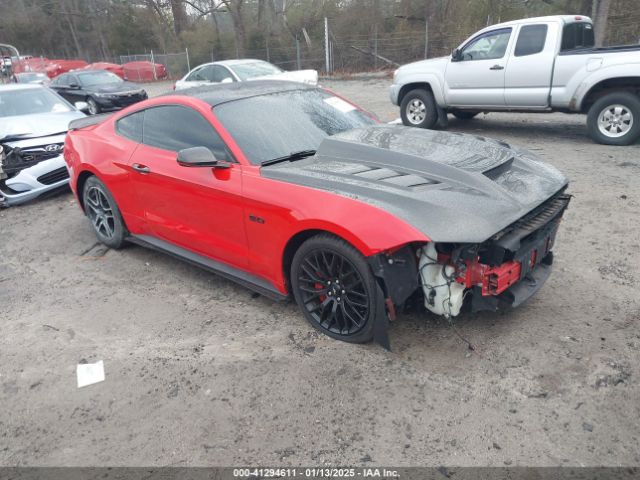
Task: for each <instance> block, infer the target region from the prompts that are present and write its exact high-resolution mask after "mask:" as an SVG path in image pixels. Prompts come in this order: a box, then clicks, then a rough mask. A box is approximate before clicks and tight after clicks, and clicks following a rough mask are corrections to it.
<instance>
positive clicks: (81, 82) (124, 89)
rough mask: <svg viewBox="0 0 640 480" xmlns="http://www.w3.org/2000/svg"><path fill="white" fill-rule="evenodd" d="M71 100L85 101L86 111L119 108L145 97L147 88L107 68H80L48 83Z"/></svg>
mask: <svg viewBox="0 0 640 480" xmlns="http://www.w3.org/2000/svg"><path fill="white" fill-rule="evenodd" d="M50 87H51V88H53V89H54V90H55V91H56V92H58V93H59V94H60V95H61V96H63V97H64V98H65V99H67V100H68V101H69V102H71V103H75V102H87V104H88V105H89V113H91V114H92V115H96V114H98V113H101V112H106V111H112V110H120V109H121V108H124V107H128V106H129V105H133V104H134V103H137V102H139V101H141V100H146V99H147V92H146V91H145V90H144V89H142V88H140V87H139V86H138V85H136V84H135V83H131V82H126V81H124V80H122V79H121V78H120V77H118V76H117V75H115V74H113V73H111V72H107V71H106V70H80V71H74V72H69V73H64V74H62V75H60V76H58V77H56V78H55V79H54V80H53V81H52V82H51V85H50Z"/></svg>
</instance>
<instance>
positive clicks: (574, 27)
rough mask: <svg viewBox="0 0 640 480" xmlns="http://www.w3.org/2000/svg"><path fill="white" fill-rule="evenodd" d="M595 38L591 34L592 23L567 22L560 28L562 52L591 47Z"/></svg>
mask: <svg viewBox="0 0 640 480" xmlns="http://www.w3.org/2000/svg"><path fill="white" fill-rule="evenodd" d="M594 45H595V39H594V36H593V25H591V24H590V23H569V24H567V25H565V26H564V29H563V30H562V45H561V47H560V50H561V51H563V52H566V51H569V50H576V49H578V48H593V46H594Z"/></svg>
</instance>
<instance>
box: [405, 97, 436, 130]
mask: <svg viewBox="0 0 640 480" xmlns="http://www.w3.org/2000/svg"><path fill="white" fill-rule="evenodd" d="M400 117H401V118H402V123H403V124H404V125H406V126H408V127H420V128H433V127H434V126H435V125H436V122H437V121H438V108H437V105H436V100H435V98H434V97H433V93H431V92H430V91H428V90H424V89H421V88H416V89H414V90H411V91H410V92H407V94H406V95H405V96H404V97H402V102H401V103H400Z"/></svg>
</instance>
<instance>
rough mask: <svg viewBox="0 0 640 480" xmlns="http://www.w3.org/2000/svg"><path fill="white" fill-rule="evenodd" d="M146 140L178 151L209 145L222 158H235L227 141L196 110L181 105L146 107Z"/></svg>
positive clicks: (144, 131)
mask: <svg viewBox="0 0 640 480" xmlns="http://www.w3.org/2000/svg"><path fill="white" fill-rule="evenodd" d="M143 124H144V126H143V129H142V132H143V133H142V141H143V143H144V144H145V145H150V146H152V147H156V148H161V149H163V150H170V151H172V152H177V151H179V150H182V149H184V148H191V147H207V148H208V149H209V150H211V151H212V152H213V154H214V155H215V156H216V158H217V159H218V160H226V161H233V159H232V158H231V155H230V154H229V152H228V150H227V147H226V146H225V144H224V142H223V141H222V139H221V138H220V136H219V135H218V134H217V132H216V131H215V130H214V129H213V127H212V126H211V125H210V124H209V122H208V121H207V120H206V119H205V118H204V117H203V116H202V115H200V114H199V113H198V112H196V111H195V110H193V109H191V108H188V107H183V106H180V105H170V106H169V105H167V106H162V107H152V108H149V109H147V110H145V114H144V122H143Z"/></svg>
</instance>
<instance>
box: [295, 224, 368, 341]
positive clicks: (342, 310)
mask: <svg viewBox="0 0 640 480" xmlns="http://www.w3.org/2000/svg"><path fill="white" fill-rule="evenodd" d="M291 274H292V286H293V291H294V296H295V297H296V301H297V302H298V305H300V308H301V309H302V312H303V313H304V315H305V317H306V318H307V320H308V321H309V322H310V323H311V324H312V325H313V326H314V327H316V328H317V329H318V330H320V331H322V332H323V333H326V334H327V335H329V336H331V337H333V338H337V339H339V340H344V341H347V342H354V343H361V342H366V341H369V340H371V338H372V335H373V333H372V332H373V318H374V315H375V295H376V294H377V290H376V284H375V279H374V277H373V274H372V273H371V270H370V268H369V266H368V265H367V263H366V261H365V259H364V257H363V256H362V255H361V254H360V253H359V252H358V251H357V250H356V249H355V248H353V247H352V246H351V245H350V244H348V243H347V242H345V241H343V240H341V239H338V238H335V237H331V236H329V235H319V236H317V237H313V238H311V239H310V240H308V241H307V242H305V243H304V244H303V245H302V246H301V247H300V249H299V250H298V252H296V255H295V257H294V261H293V265H292V270H291Z"/></svg>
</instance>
